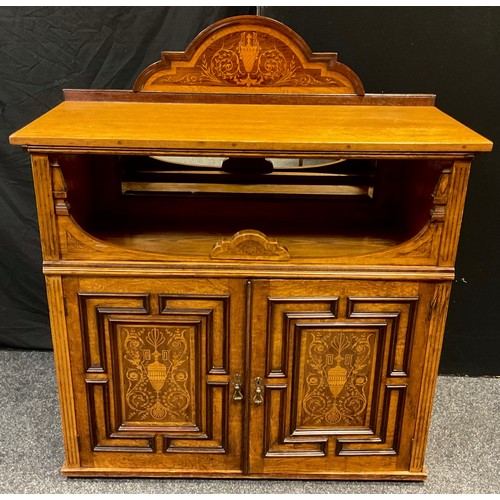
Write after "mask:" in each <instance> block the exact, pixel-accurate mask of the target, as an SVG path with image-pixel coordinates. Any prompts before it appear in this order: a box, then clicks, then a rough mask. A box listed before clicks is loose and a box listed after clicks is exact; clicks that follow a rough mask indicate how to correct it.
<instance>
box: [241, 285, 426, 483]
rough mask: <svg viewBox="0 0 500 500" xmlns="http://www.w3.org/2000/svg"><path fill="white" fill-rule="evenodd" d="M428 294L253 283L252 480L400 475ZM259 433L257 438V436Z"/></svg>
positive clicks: (397, 288) (391, 288)
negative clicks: (259, 476)
mask: <svg viewBox="0 0 500 500" xmlns="http://www.w3.org/2000/svg"><path fill="white" fill-rule="evenodd" d="M431 292H432V286H431V285H420V284H419V283H405V284H403V283H397V282H373V283H370V282H356V281H349V282H348V281H344V282H338V281H316V282H312V281H309V282H308V281H284V280H283V281H270V282H264V281H257V282H255V283H254V300H253V311H254V315H253V317H252V359H253V365H252V377H262V378H263V386H264V389H263V391H264V394H265V397H264V402H263V404H262V405H252V409H251V412H252V413H251V419H250V425H251V439H256V440H258V441H259V442H260V448H261V450H262V453H261V454H255V455H254V456H253V457H252V462H251V464H252V471H253V472H266V473H270V472H272V473H278V474H280V473H286V471H287V470H291V469H292V468H293V470H295V471H296V472H297V473H304V474H305V473H316V474H319V473H324V474H327V473H328V472H335V471H356V470H359V467H368V468H369V469H373V470H377V469H378V470H381V469H384V470H388V471H391V470H392V471H398V470H408V467H409V458H410V446H411V439H412V437H413V432H414V428H415V414H414V409H415V408H416V406H417V402H418V397H419V391H420V376H421V370H420V368H419V364H418V359H419V356H421V354H419V350H420V349H419V348H420V347H422V346H423V345H424V343H425V337H426V335H427V333H426V329H425V326H426V324H427V323H428V321H427V316H426V314H427V311H428V310H429V309H428V307H429V298H428V297H429V296H430V294H431ZM261 426H262V427H263V429H264V431H263V432H262V433H261V434H260V435H259V434H258V432H259V428H260V427H261Z"/></svg>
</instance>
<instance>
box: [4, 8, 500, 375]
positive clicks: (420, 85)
mask: <svg viewBox="0 0 500 500" xmlns="http://www.w3.org/2000/svg"><path fill="white" fill-rule="evenodd" d="M255 12H256V8H254V7H144V8H141V7H47V8H33V7H23V8H19V7H17V8H15V7H3V8H0V76H1V84H0V114H1V117H2V119H1V122H0V126H1V134H0V315H1V316H0V317H1V321H0V346H4V347H17V348H30V349H32V348H38V349H40V348H41V349H49V348H50V347H51V343H50V333H49V326H48V315H47V305H46V301H45V289H44V284H43V279H42V274H41V254H40V244H39V238H38V227H37V222H36V212H35V204H34V196H33V188H32V179H31V173H30V167H29V161H28V156H27V154H26V153H25V152H24V151H22V150H20V148H18V147H13V146H9V144H8V135H9V134H10V133H12V132H13V131H15V130H17V129H18V128H20V127H21V126H23V125H25V124H26V123H28V122H29V121H31V120H33V119H35V118H36V117H38V116H39V115H40V114H42V113H43V112H45V111H47V110H48V109H50V108H51V107H53V106H55V105H56V104H58V103H59V102H60V101H61V99H62V92H61V90H62V89H63V88H109V89H112V88H114V89H120V88H123V89H127V88H131V86H132V83H133V81H134V80H135V78H136V76H137V75H138V73H139V72H140V70H142V69H143V68H145V67H146V66H147V65H149V64H151V63H152V62H155V61H156V60H158V59H159V54H160V52H161V51H162V50H184V49H185V48H186V46H187V45H188V43H189V42H190V41H191V39H192V38H193V37H194V36H195V35H196V34H197V33H198V32H199V31H201V29H203V28H205V27H206V26H208V25H210V24H212V23H213V22H215V21H216V20H218V19H221V18H223V17H227V16H230V15H237V14H246V13H251V14H253V13H255ZM261 14H262V15H266V16H269V17H272V18H274V19H277V20H278V21H282V22H283V23H285V24H287V25H288V26H290V27H291V28H292V29H294V30H295V31H297V32H298V33H299V35H301V36H302V37H303V38H304V39H305V40H306V42H308V44H309V45H310V47H311V49H312V50H313V51H318V52H321V51H336V52H338V53H339V59H340V61H341V62H344V63H345V64H347V65H348V66H350V67H352V68H353V69H354V71H356V73H357V74H358V75H359V76H360V77H361V80H362V81H363V83H364V86H365V89H366V91H367V92H370V93H373V92H375V93H378V92H385V93H434V94H437V96H438V97H437V105H438V107H439V108H441V109H442V110H443V111H445V112H446V113H449V114H451V115H452V116H454V117H455V118H457V119H458V120H459V121H462V122H464V123H465V124H467V125H468V126H470V127H471V128H473V129H475V130H476V131H478V132H479V133H481V134H483V135H484V136H486V137H487V138H489V139H491V140H493V141H494V142H495V143H496V148H495V149H496V151H494V152H493V153H488V154H484V155H479V156H478V157H477V158H476V160H475V162H474V166H473V171H472V175H471V179H470V184H469V194H468V198H467V203H466V210H465V217H464V222H463V231H462V236H461V240H460V245H459V253H458V260H457V279H456V281H455V283H454V287H453V292H452V302H451V305H450V311H449V316H448V322H447V327H446V336H445V345H444V349H443V356H442V362H441V366H440V372H441V373H459V374H468V375H500V366H499V365H500V363H499V352H500V335H498V333H499V332H498V327H497V324H498V321H495V319H496V318H495V317H494V313H495V312H496V301H497V300H498V290H499V285H498V283H499V278H500V269H499V267H500V265H499V262H500V259H499V257H498V256H499V255H500V203H499V202H498V192H499V188H500V182H499V181H500V169H499V167H498V163H499V156H500V153H499V151H500V120H499V117H500V97H499V94H498V89H499V88H500V65H499V61H500V9H499V8H495V7H479V8H476V7H474V8H473V7H355V8H354V7H262V8H261Z"/></svg>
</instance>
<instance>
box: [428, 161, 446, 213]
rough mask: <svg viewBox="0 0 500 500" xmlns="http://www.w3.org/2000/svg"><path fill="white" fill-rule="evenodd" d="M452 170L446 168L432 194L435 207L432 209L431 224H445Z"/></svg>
mask: <svg viewBox="0 0 500 500" xmlns="http://www.w3.org/2000/svg"><path fill="white" fill-rule="evenodd" d="M450 174H451V168H449V167H447V168H444V169H443V171H442V172H441V176H440V178H439V181H438V183H437V185H436V189H435V190H434V193H433V194H432V198H433V201H434V206H433V207H432V209H431V213H430V217H431V222H443V221H444V219H445V216H446V205H447V203H448V187H449V184H450Z"/></svg>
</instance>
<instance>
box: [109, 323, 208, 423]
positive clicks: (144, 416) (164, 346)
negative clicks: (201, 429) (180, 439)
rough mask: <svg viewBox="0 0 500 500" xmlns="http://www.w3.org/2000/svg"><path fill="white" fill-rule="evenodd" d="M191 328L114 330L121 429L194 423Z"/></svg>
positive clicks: (196, 333)
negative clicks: (140, 425) (121, 420)
mask: <svg viewBox="0 0 500 500" xmlns="http://www.w3.org/2000/svg"><path fill="white" fill-rule="evenodd" d="M199 334H200V332H199V331H197V328H196V325H184V324H171V325H168V326H163V325H162V326H160V325H154V326H147V325H140V324H139V325H135V324H123V325H118V326H117V327H116V342H117V350H118V353H117V354H118V360H119V367H120V368H119V374H118V376H119V383H120V394H121V395H122V397H123V401H122V408H123V417H124V422H123V423H124V425H138V424H148V423H149V424H156V425H157V424H158V423H161V424H162V425H164V426H172V425H180V424H187V425H191V426H193V425H195V423H196V397H195V387H196V384H195V382H196V375H195V366H196V362H197V361H198V360H197V357H198V356H197V352H196V351H197V350H196V347H195V343H196V339H197V337H198V338H199V336H200V335H199Z"/></svg>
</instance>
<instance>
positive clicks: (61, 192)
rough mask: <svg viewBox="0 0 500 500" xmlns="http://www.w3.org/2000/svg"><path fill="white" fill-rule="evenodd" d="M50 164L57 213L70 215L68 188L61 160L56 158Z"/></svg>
mask: <svg viewBox="0 0 500 500" xmlns="http://www.w3.org/2000/svg"><path fill="white" fill-rule="evenodd" d="M50 166H51V167H52V194H53V196H54V205H55V211H56V214H57V215H69V208H70V205H69V203H68V202H67V201H66V198H67V196H68V188H67V186H66V181H65V180H64V176H63V174H62V172H61V168H60V166H59V162H58V161H57V160H55V161H53V162H51V164H50Z"/></svg>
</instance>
